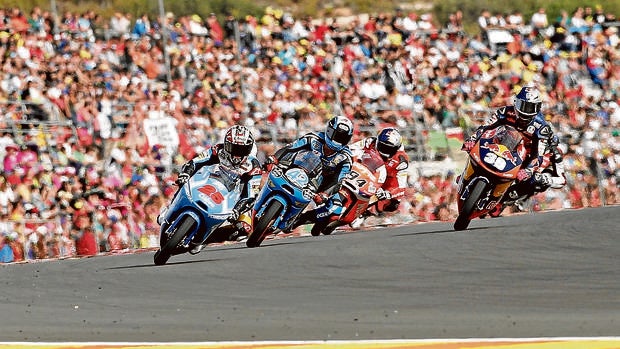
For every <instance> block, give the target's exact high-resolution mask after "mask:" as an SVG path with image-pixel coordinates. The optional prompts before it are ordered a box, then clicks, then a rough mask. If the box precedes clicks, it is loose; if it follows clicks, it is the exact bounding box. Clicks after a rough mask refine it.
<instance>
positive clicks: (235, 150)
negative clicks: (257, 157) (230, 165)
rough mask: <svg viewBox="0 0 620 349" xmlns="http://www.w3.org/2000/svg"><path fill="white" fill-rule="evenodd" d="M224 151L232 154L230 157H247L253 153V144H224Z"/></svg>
mask: <svg viewBox="0 0 620 349" xmlns="http://www.w3.org/2000/svg"><path fill="white" fill-rule="evenodd" d="M224 150H225V151H226V152H227V153H228V154H230V156H239V157H246V156H248V155H250V152H251V151H252V144H233V143H231V142H224Z"/></svg>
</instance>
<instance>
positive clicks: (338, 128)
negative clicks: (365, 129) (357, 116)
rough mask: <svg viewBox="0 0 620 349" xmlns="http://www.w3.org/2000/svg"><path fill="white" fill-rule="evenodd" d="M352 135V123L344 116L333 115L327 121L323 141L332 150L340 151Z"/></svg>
mask: <svg viewBox="0 0 620 349" xmlns="http://www.w3.org/2000/svg"><path fill="white" fill-rule="evenodd" d="M352 137H353V123H352V122H351V120H349V119H348V118H346V117H344V116H334V117H333V118H331V119H330V120H329V121H328V122H327V128H326V129H325V143H326V144H327V146H328V147H329V148H330V149H332V150H334V151H340V150H342V149H343V148H344V147H346V145H347V144H349V142H350V141H351V138H352Z"/></svg>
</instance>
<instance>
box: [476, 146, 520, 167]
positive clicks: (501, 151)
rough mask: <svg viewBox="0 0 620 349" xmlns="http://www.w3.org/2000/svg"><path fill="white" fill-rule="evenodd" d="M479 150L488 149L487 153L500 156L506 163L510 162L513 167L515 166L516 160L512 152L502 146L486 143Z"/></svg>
mask: <svg viewBox="0 0 620 349" xmlns="http://www.w3.org/2000/svg"><path fill="white" fill-rule="evenodd" d="M480 148H484V149H488V150H489V151H491V152H493V153H495V154H497V155H498V156H501V157H502V158H504V159H505V160H507V161H510V162H511V163H512V164H513V165H515V166H516V165H517V159H516V158H515V156H514V155H513V154H512V152H511V151H510V150H509V149H508V148H507V147H506V146H505V145H503V144H496V143H486V144H483V145H481V146H480Z"/></svg>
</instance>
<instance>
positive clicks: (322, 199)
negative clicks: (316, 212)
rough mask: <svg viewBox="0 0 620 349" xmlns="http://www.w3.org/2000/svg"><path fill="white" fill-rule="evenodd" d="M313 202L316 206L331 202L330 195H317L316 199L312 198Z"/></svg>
mask: <svg viewBox="0 0 620 349" xmlns="http://www.w3.org/2000/svg"><path fill="white" fill-rule="evenodd" d="M312 200H313V201H314V203H315V204H317V205H320V204H322V203H324V202H326V201H327V200H329V195H327V194H325V193H316V194H314V197H313V198H312Z"/></svg>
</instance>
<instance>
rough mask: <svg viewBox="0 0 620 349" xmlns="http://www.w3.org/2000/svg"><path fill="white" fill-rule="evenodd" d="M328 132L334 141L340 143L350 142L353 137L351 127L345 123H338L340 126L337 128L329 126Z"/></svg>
mask: <svg viewBox="0 0 620 349" xmlns="http://www.w3.org/2000/svg"><path fill="white" fill-rule="evenodd" d="M326 134H327V137H328V138H329V139H331V140H332V142H334V143H338V144H340V145H346V144H348V143H349V141H350V140H351V137H352V135H351V130H349V127H348V126H347V125H343V124H340V125H338V128H336V129H333V128H328V129H327V132H326Z"/></svg>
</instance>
